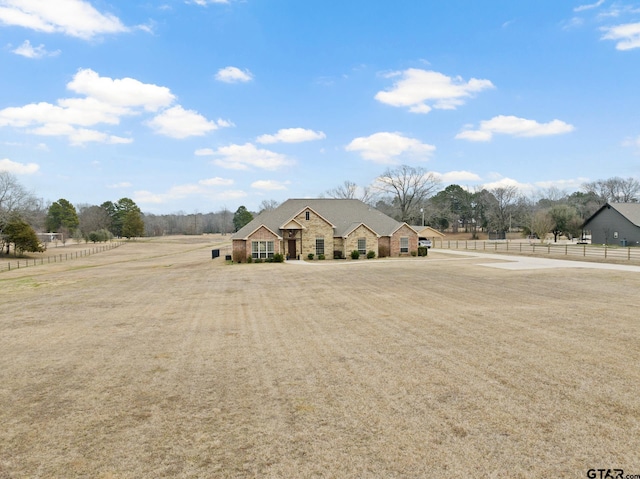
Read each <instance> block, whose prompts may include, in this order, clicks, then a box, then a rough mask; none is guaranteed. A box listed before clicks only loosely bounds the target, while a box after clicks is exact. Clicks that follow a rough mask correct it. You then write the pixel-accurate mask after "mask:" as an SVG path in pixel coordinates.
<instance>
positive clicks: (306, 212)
mask: <svg viewBox="0 0 640 479" xmlns="http://www.w3.org/2000/svg"><path fill="white" fill-rule="evenodd" d="M304 219H305V220H307V221H309V212H308V211H305V212H304Z"/></svg>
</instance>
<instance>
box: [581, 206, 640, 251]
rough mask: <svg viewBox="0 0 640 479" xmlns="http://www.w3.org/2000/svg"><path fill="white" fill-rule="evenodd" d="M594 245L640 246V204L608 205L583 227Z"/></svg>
mask: <svg viewBox="0 0 640 479" xmlns="http://www.w3.org/2000/svg"><path fill="white" fill-rule="evenodd" d="M582 230H583V232H584V234H585V235H589V234H590V235H591V243H592V244H609V245H622V246H640V203H607V204H606V205H604V206H602V207H601V208H600V209H599V210H598V211H596V212H595V213H594V214H593V215H592V216H591V217H590V218H589V219H587V220H586V221H585V222H584V224H583V225H582Z"/></svg>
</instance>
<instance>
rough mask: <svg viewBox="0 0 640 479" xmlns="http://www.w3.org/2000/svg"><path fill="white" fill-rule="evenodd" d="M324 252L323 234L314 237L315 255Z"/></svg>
mask: <svg viewBox="0 0 640 479" xmlns="http://www.w3.org/2000/svg"><path fill="white" fill-rule="evenodd" d="M319 254H324V236H323V237H321V238H320V237H318V238H316V256H317V255H319Z"/></svg>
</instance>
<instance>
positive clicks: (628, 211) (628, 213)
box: [609, 203, 640, 226]
mask: <svg viewBox="0 0 640 479" xmlns="http://www.w3.org/2000/svg"><path fill="white" fill-rule="evenodd" d="M609 205H611V207H612V208H613V209H615V210H616V211H617V212H618V213H620V214H621V215H622V216H624V217H625V218H627V219H628V220H629V221H631V222H632V223H633V224H634V225H636V226H640V203H609Z"/></svg>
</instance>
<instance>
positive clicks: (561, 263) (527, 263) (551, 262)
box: [430, 249, 640, 273]
mask: <svg viewBox="0 0 640 479" xmlns="http://www.w3.org/2000/svg"><path fill="white" fill-rule="evenodd" d="M435 253H436V254H437V255H440V254H443V255H451V256H458V257H461V258H462V257H466V258H469V257H473V258H486V259H490V260H492V261H494V260H499V261H500V262H498V263H493V262H492V263H480V266H487V267H489V268H499V269H507V270H528V269H554V268H582V269H585V268H587V269H606V270H616V271H629V272H633V273H640V266H634V265H626V264H613V263H594V262H590V261H569V260H564V259H550V258H540V257H533V256H515V255H514V256H509V255H504V254H491V253H475V252H470V251H457V250H450V249H438V250H436V251H435ZM430 255H431V253H430Z"/></svg>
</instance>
